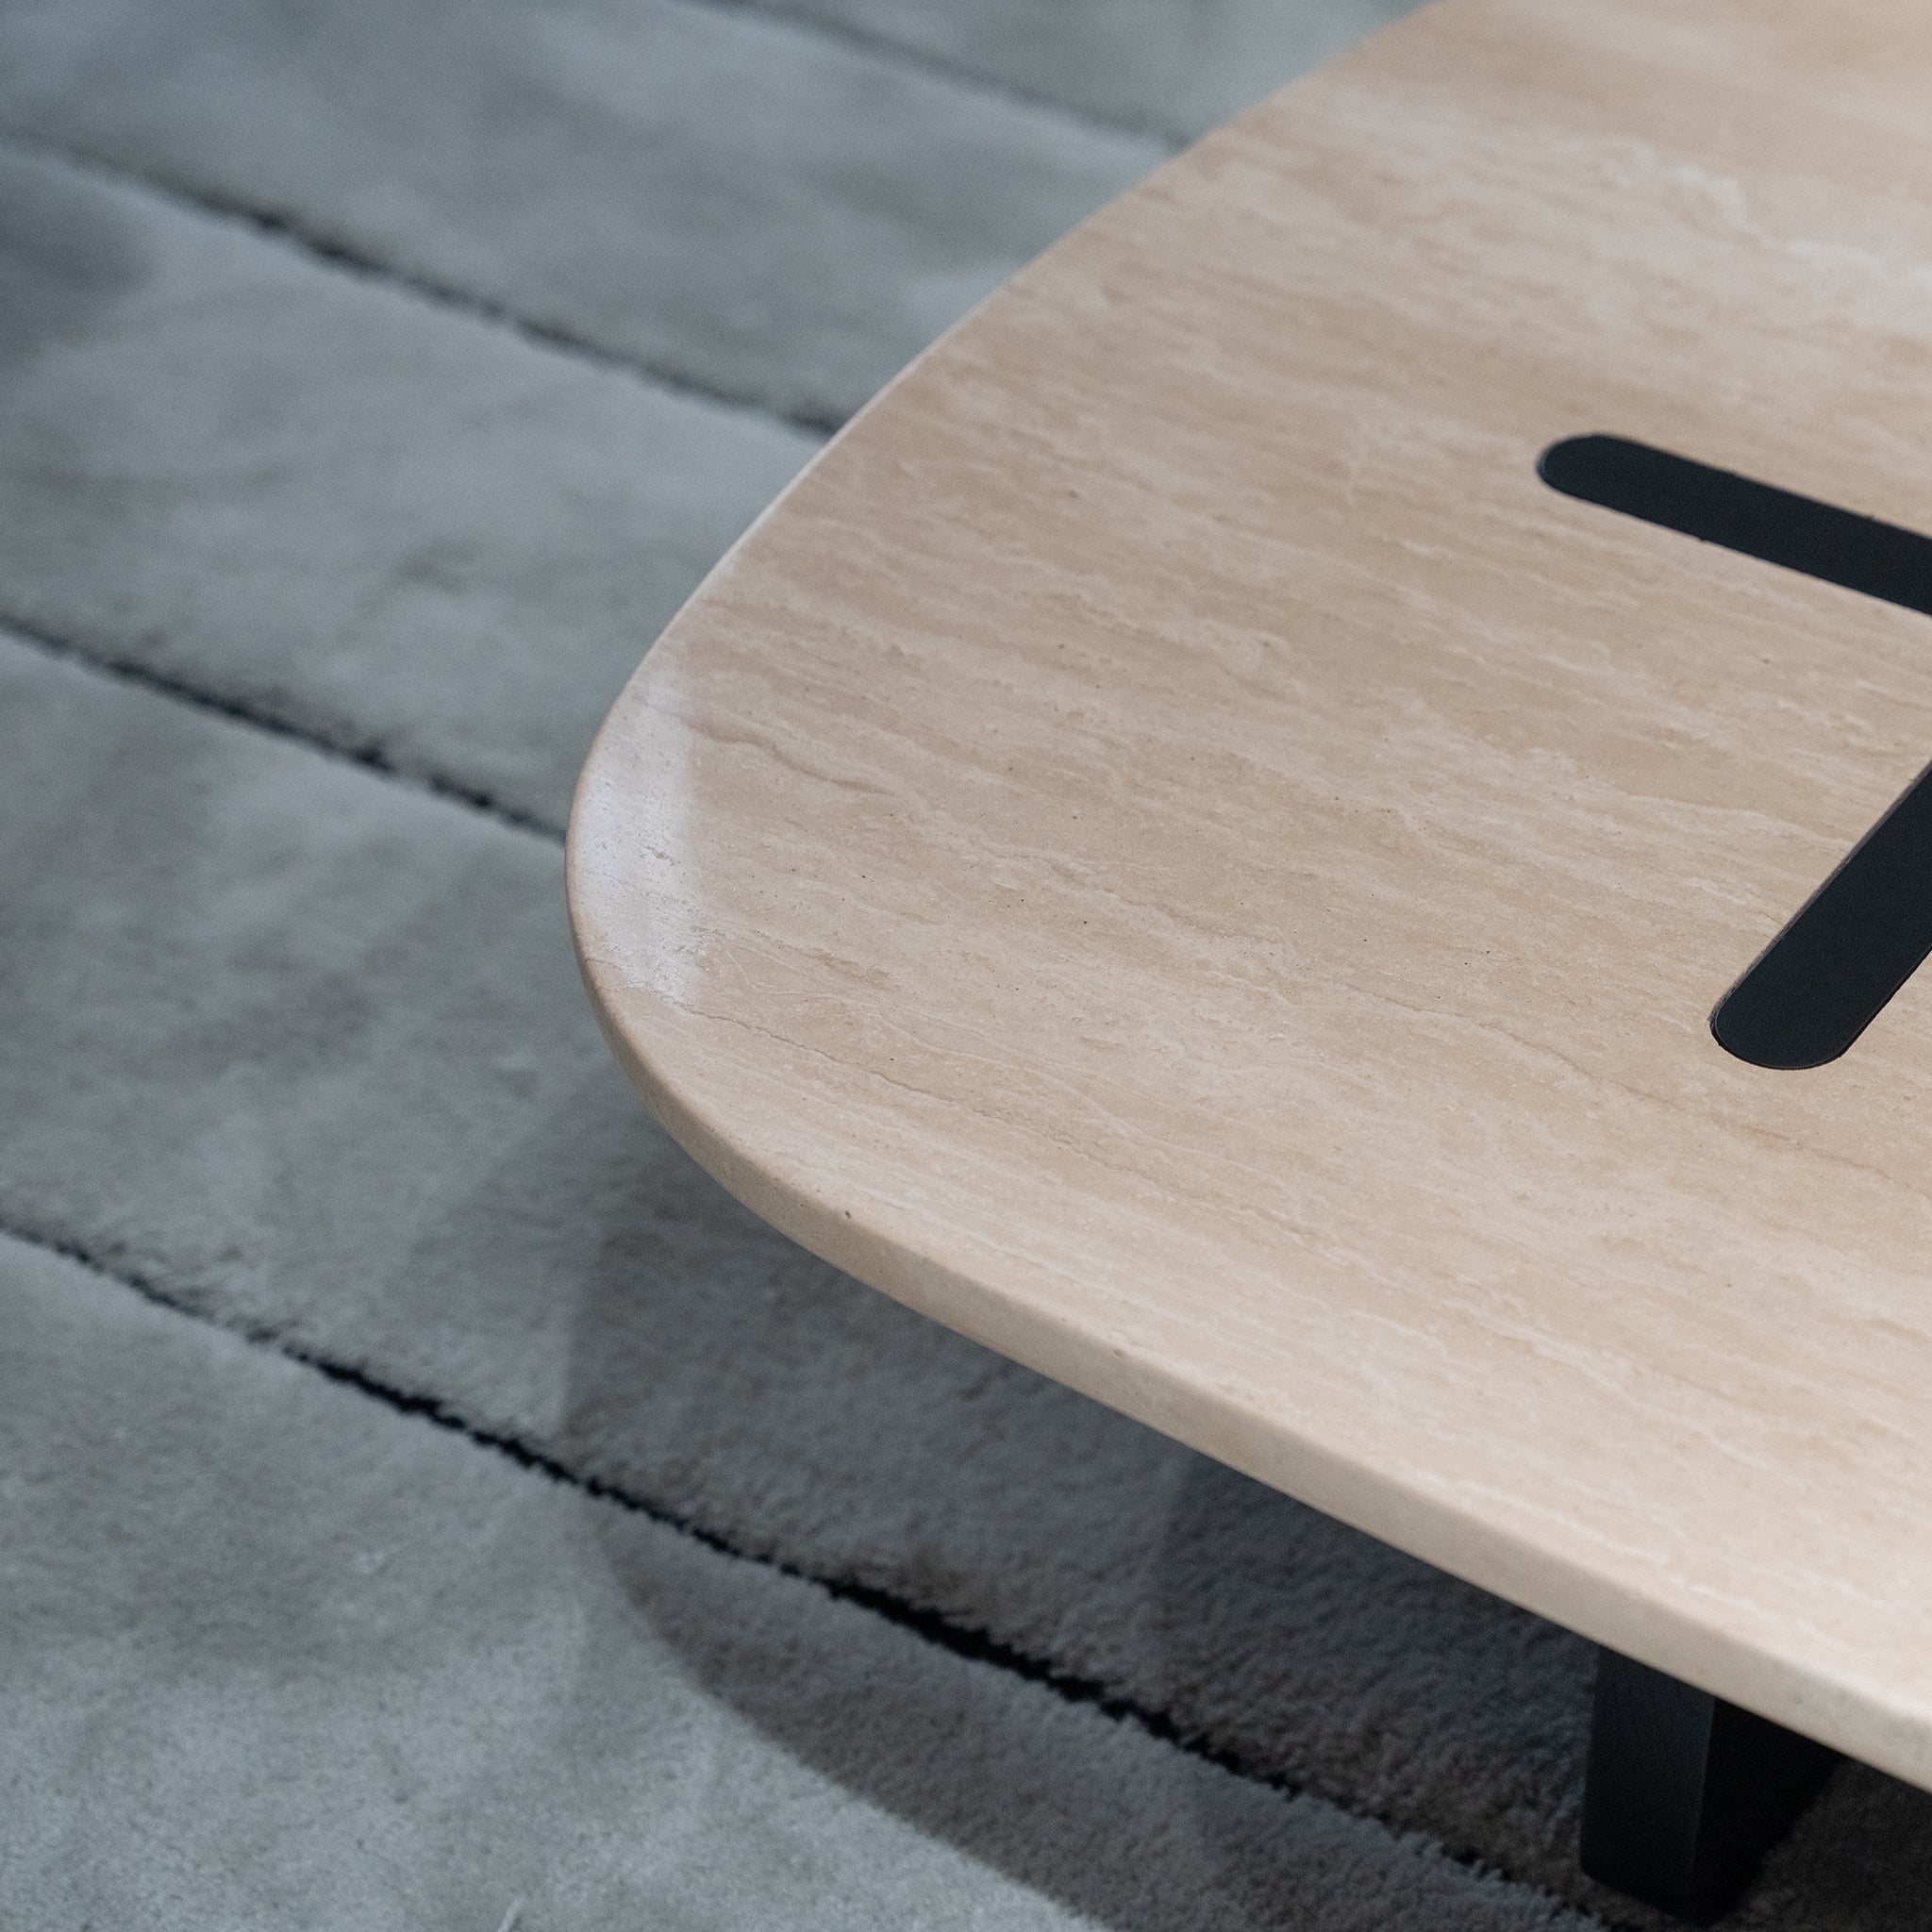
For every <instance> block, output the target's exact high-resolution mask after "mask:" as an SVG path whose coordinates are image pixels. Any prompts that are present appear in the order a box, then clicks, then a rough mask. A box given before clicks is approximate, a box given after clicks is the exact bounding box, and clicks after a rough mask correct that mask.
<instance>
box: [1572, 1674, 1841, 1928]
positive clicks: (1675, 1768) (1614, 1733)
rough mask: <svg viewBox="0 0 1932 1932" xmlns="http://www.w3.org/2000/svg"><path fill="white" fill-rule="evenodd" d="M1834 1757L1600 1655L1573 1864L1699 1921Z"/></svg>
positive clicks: (1721, 1903)
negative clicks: (1578, 1860) (1578, 1858)
mask: <svg viewBox="0 0 1932 1932" xmlns="http://www.w3.org/2000/svg"><path fill="white" fill-rule="evenodd" d="M1836 1761H1837V1754H1836V1753H1835V1752H1833V1751H1829V1750H1827V1749H1826V1748H1825V1747H1824V1745H1823V1744H1814V1743H1813V1742H1812V1741H1811V1740H1810V1739H1809V1738H1801V1737H1800V1736H1799V1735H1798V1734H1797V1733H1796V1732H1795V1731H1788V1730H1785V1729H1784V1728H1783V1727H1782V1726H1781V1725H1778V1724H1772V1723H1771V1722H1770V1721H1769V1720H1768V1719H1765V1718H1761V1717H1755V1716H1753V1715H1752V1713H1751V1712H1750V1711H1748V1710H1740V1709H1739V1708H1738V1707H1737V1706H1736V1705H1735V1704H1726V1703H1724V1700H1723V1699H1722V1698H1718V1697H1713V1696H1711V1695H1710V1694H1709V1693H1708V1692H1707V1691H1693V1690H1692V1689H1691V1686H1690V1685H1688V1684H1680V1683H1678V1682H1677V1680H1676V1679H1675V1678H1674V1677H1667V1676H1665V1675H1664V1674H1662V1673H1661V1672H1660V1671H1653V1670H1651V1669H1649V1668H1648V1667H1647V1666H1645V1665H1643V1664H1638V1663H1632V1662H1631V1661H1630V1659H1629V1658H1628V1657H1619V1656H1617V1655H1616V1653H1615V1652H1613V1651H1607V1650H1603V1651H1599V1652H1598V1653H1597V1665H1596V1702H1595V1705H1594V1707H1593V1708H1592V1710H1591V1724H1590V1769H1589V1772H1588V1774H1586V1777H1585V1781H1584V1788H1583V1869H1584V1870H1585V1871H1586V1872H1587V1873H1589V1874H1590V1875H1591V1877H1592V1878H1600V1879H1602V1880H1603V1881H1604V1883H1605V1884H1606V1885H1614V1886H1615V1887H1616V1888H1617V1890H1619V1891H1624V1892H1628V1893H1629V1894H1630V1895H1631V1896H1632V1897H1633V1898H1639V1899H1641V1900H1642V1901H1643V1902H1644V1904H1646V1905H1652V1906H1660V1907H1663V1909H1664V1910H1665V1911H1668V1912H1674V1913H1676V1914H1678V1915H1679V1916H1680V1917H1682V1918H1686V1919H1691V1920H1694V1921H1696V1922H1697V1923H1699V1924H1705V1923H1707V1922H1708V1921H1709V1920H1712V1919H1714V1918H1716V1917H1717V1916H1718V1915H1719V1914H1720V1913H1722V1912H1723V1911H1724V1909H1725V1908H1726V1907H1728V1906H1729V1905H1730V1904H1731V1902H1732V1901H1733V1900H1734V1899H1735V1898H1736V1897H1737V1896H1738V1893H1739V1892H1740V1890H1742V1889H1743V1887H1744V1884H1745V1881H1746V1880H1747V1879H1749V1878H1750V1876H1751V1874H1752V1873H1753V1872H1755V1871H1756V1870H1757V1863H1758V1860H1759V1859H1761V1858H1762V1857H1764V1855H1765V1853H1766V1852H1768V1851H1769V1850H1770V1849H1771V1847H1772V1846H1773V1845H1774V1844H1775V1843H1776V1842H1777V1840H1778V1839H1779V1838H1781V1837H1782V1836H1783V1834H1784V1832H1785V1829H1786V1827H1787V1826H1789V1825H1790V1823H1791V1822H1792V1820H1793V1819H1795V1818H1796V1817H1797V1815H1798V1813H1799V1812H1800V1811H1802V1810H1803V1809H1804V1808H1805V1807H1806V1805H1807V1804H1808V1803H1809V1802H1810V1799H1811V1796H1812V1793H1813V1792H1815V1791H1816V1790H1817V1789H1818V1787H1819V1785H1820V1783H1821V1782H1822V1781H1823V1780H1824V1774H1825V1773H1826V1772H1828V1771H1829V1770H1830V1769H1831V1767H1832V1765H1833V1764H1834V1763H1835V1762H1836Z"/></svg>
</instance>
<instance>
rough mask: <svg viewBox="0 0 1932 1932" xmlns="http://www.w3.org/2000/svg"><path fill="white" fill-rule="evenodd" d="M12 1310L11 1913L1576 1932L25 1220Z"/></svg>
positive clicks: (0, 1273)
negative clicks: (440, 1423)
mask: <svg viewBox="0 0 1932 1932" xmlns="http://www.w3.org/2000/svg"><path fill="white" fill-rule="evenodd" d="M0 1325H4V1329H5V1332H6V1335H7V1347H6V1349H5V1351H4V1352H0V1457H4V1466H5V1468H6V1469H7V1472H8V1480H7V1482H6V1484H5V1485H4V1487H0V1636H4V1638H5V1641H6V1655H7V1659H8V1668H7V1670H6V1671H5V1672H4V1673H0V1737H4V1740H5V1743H4V1745H0V1815H4V1817H5V1819H6V1833H7V1840H8V1842H7V1850H6V1856H5V1858H4V1861H0V1872H4V1874H5V1883H6V1888H7V1890H6V1898H5V1903H4V1907H0V1910H4V1914H5V1918H6V1923H8V1924H18V1925H22V1926H33V1927H36V1928H45V1927H52V1926H57V1925H73V1926H79V1925H83V1924H92V1925H93V1926H95V1927H97V1928H102V1932H105V1928H107V1927H110V1926H124V1925H125V1926H130V1927H131V1926H141V1927H142V1928H160V1927H175V1926H182V1927H187V1926H192V1927H194V1928H195V1932H224V1928H229V1927H233V1928H237V1932H240V1928H244V1927H245V1928H250V1932H258V1928H260V1927H263V1926H265V1925H272V1924H286V1925H291V1926H297V1925H299V1926H303V1927H309V1928H321V1927H341V1928H350V1927H354V1928H356V1932H385V1928H391V1927H393V1928H395V1932H425V1928H445V1927H446V1928H450V1932H468V1928H484V1932H490V1928H493V1927H496V1926H499V1925H501V1924H502V1923H503V1921H504V1920H505V1918H506V1917H508V1915H509V1913H510V1910H511V1908H512V1907H517V1908H518V1910H517V1918H518V1921H519V1923H521V1924H524V1925H525V1926H528V1927H531V1928H540V1927H544V1926H565V1925H571V1926H584V1925H599V1926H618V1925H626V1926H637V1927H640V1928H643V1927H649V1928H652V1932H671V1928H676V1927H690V1928H693V1932H695V1928H698V1927H705V1928H713V1927H720V1926H733V1927H745V1928H747V1932H750V1928H757V1927H762V1926H775V1925H783V1926H788V1927H791V1926H795V1927H799V1928H812V1927H824V1928H827V1932H833V1928H839V1932H844V1928H855V1932H857V1928H876V1932H899V1928H901V1927H904V1926H908V1925H918V1926H929V1927H933V1928H935V1932H968V1928H987V1927H999V1928H1002V1932H1008V1928H1010V1932H1047V1928H1050V1927H1072V1926H1074V1925H1076V1924H1095V1923H1098V1924H1108V1925H1113V1926H1118V1927H1121V1928H1123V1932H1134V1928H1141V1927H1145V1928H1148V1932H1154V1928H1159V1932H1168V1928H1176V1932H1178V1928H1188V1932H1195V1928H1198V1932H1208V1928H1217V1932H1249V1928H1254V1932H1259V1928H1261V1927H1265V1926H1272V1925H1275V1924H1281V1923H1283V1921H1282V1920H1281V1918H1280V1916H1279V1914H1278V1905H1279V1901H1280V1900H1281V1899H1282V1898H1284V1897H1294V1898H1297V1899H1299V1900H1300V1901H1302V1902H1303V1907H1302V1908H1303V1910H1304V1911H1305V1912H1306V1915H1307V1916H1306V1918H1305V1919H1304V1920H1303V1923H1318V1924H1321V1925H1323V1926H1324V1927H1333V1928H1335V1932H1379V1928H1381V1927H1384V1926H1387V1925H1389V1924H1456V1925H1466V1926H1468V1927H1470V1928H1472V1932H1584V1928H1583V1927H1582V1925H1581V1924H1580V1923H1579V1922H1577V1921H1575V1920H1574V1919H1572V1918H1570V1917H1568V1916H1567V1915H1564V1914H1561V1913H1558V1912H1557V1911H1554V1910H1552V1909H1551V1908H1550V1907H1548V1906H1547V1905H1546V1904H1545V1903H1544V1902H1542V1901H1541V1900H1538V1899H1536V1898H1534V1897H1533V1896H1531V1895H1529V1894H1527V1893H1525V1892H1524V1891H1523V1890H1522V1889H1521V1888H1519V1887H1514V1886H1510V1885H1508V1884H1507V1883H1505V1882H1503V1881H1500V1880H1497V1879H1494V1878H1491V1877H1486V1876H1484V1875H1482V1874H1475V1873H1472V1872H1469V1871H1466V1870H1464V1869H1463V1868H1461V1867H1460V1866H1457V1864H1455V1863H1453V1862H1452V1861H1451V1860H1449V1859H1447V1858H1445V1857H1442V1855H1441V1853H1440V1852H1439V1851H1437V1850H1435V1849H1434V1848H1433V1847H1431V1846H1429V1845H1428V1844H1427V1843H1426V1842H1424V1841H1421V1840H1395V1839H1391V1837H1390V1835H1389V1834H1388V1833H1387V1832H1385V1831H1382V1830H1381V1829H1379V1828H1378V1827H1376V1826H1374V1825H1373V1824H1365V1823H1363V1822H1361V1821H1359V1820H1357V1819H1353V1818H1351V1817H1349V1816H1348V1815H1347V1814H1346V1813H1345V1812H1341V1811H1338V1810H1336V1809H1335V1808H1334V1807H1331V1806H1327V1805H1324V1804H1323V1803H1321V1802H1320V1801H1319V1800H1317V1799H1312V1798H1302V1799H1295V1800H1289V1801H1283V1800H1281V1799H1279V1798H1278V1797H1276V1796H1275V1794H1274V1793H1272V1792H1269V1791H1266V1790H1259V1789H1257V1787H1256V1786H1254V1785H1252V1784H1249V1783H1245V1782H1244V1781H1242V1780H1241V1779H1240V1778H1237V1777H1233V1776H1230V1775H1228V1774H1226V1773H1224V1772H1221V1771H1217V1770H1216V1769H1214V1768H1213V1767H1212V1766H1209V1765H1206V1764H1203V1763H1201V1762H1200V1761H1199V1760H1198V1759H1195V1758H1192V1757H1188V1756H1187V1755H1186V1754H1184V1753H1181V1752H1177V1751H1174V1750H1171V1749H1169V1748H1167V1747H1166V1746H1164V1745H1163V1744H1161V1743H1159V1742H1158V1741H1157V1740H1154V1739H1152V1738H1149V1737H1148V1736H1146V1735H1145V1734H1144V1733H1143V1732H1141V1731H1139V1730H1137V1729H1136V1728H1134V1727H1133V1726H1130V1725H1124V1724H1117V1723H1114V1722H1112V1721H1111V1720H1109V1719H1108V1718H1107V1717H1105V1716H1103V1715H1101V1714H1100V1713H1098V1712H1097V1711H1093V1710H1090V1709H1083V1708H1080V1707H1075V1706H1073V1705H1070V1704H1068V1703H1066V1702H1065V1701H1063V1700H1061V1699H1058V1698H1055V1697H1052V1696H1048V1695H1045V1694H1042V1693H1041V1692H1040V1691H1038V1690H1037V1689H1036V1688H1035V1687H1034V1686H1031V1685H1028V1684H1026V1683H1024V1681H1023V1680H1020V1679H1018V1678H1015V1677H1014V1676H1013V1675H1012V1674H1010V1673H1008V1672H1005V1671H1001V1670H997V1669H993V1668H991V1667H989V1666H987V1665H985V1664H979V1663H973V1662H968V1661H964V1660H962V1659H960V1658H958V1657H954V1656H951V1655H949V1654H948V1653H947V1652H945V1651H943V1650H941V1649H939V1648H937V1647H935V1646H934V1645H932V1644H930V1643H926V1642H924V1641H921V1640H920V1639H918V1638H917V1637H915V1636H912V1635H910V1634H909V1633H908V1632H905V1631H903V1630H897V1629H893V1628H891V1626H889V1625H884V1624H881V1623H880V1621H879V1620H878V1619H877V1618H876V1617H874V1616H873V1615H872V1614H870V1613H869V1612H868V1611H866V1610H863V1609H860V1608H858V1607H854V1606H851V1605H848V1604H841V1603H838V1602H836V1601H834V1600H833V1599H831V1598H830V1597H828V1596H827V1595H826V1594H825V1592H824V1591H821V1590H819V1589H816V1588H814V1587H813V1586H812V1585H810V1584H808V1583H805V1582H801V1581H799V1580H797V1579H795V1578H791V1577H787V1576H784V1575H781V1574H778V1573H776V1572H775V1571H774V1570H772V1569H770V1568H768V1567H765V1566H761V1565H757V1564H752V1563H747V1562H744V1561H741V1560H734V1559H733V1558H731V1557H725V1556H722V1555H720V1554H718V1553H717V1552H715V1551H713V1550H709V1549H707V1548H705V1547H703V1546H702V1545H701V1544H699V1543H697V1542H695V1541H693V1540H692V1539H691V1538H690V1537H688V1536H683V1535H680V1534H678V1533H677V1532H676V1531H675V1530H672V1529H668V1528H666V1527H664V1526H663V1525H661V1524H656V1523H653V1522H651V1521H649V1520H648V1519H647V1518H644V1517H642V1516H640V1515H638V1514H636V1513H635V1512H631V1511H626V1510H625V1509H622V1508H621V1507H616V1506H614V1505H612V1504H610V1503H608V1502H598V1501H595V1500H592V1499H590V1498H586V1497H584V1496H581V1495H579V1494H576V1493H574V1492H573V1491H571V1490H570V1489H569V1488H567V1487H565V1486H561V1485H558V1484H557V1483H554V1482H552V1481H550V1480H548V1479H546V1478H545V1477H543V1476H541V1475H539V1474H535V1473H532V1472H529V1471H525V1470H520V1469H517V1468H516V1467H514V1466H513V1465H512V1464H510V1463H509V1462H508V1461H506V1460H505V1459H504V1458H502V1457H497V1456H492V1455H489V1454H486V1453H484V1452H482V1451H480V1450H478V1449H477V1448H476V1447H475V1445H474V1444H472V1443H470V1442H469V1441H465V1440H464V1439H463V1438H462V1437H461V1436H459V1435H457V1434H453V1433H447V1432H442V1431H438V1430H435V1429H431V1428H427V1427H425V1426H424V1425H423V1424H421V1423H420V1422H416V1421H413V1420H410V1419H408V1418H405V1417H401V1416H397V1415H395V1414H393V1413H392V1412H391V1411H389V1410H387V1409H384V1408H381V1407H377V1406H375V1405H374V1404H372V1403H371V1402H370V1401H369V1400H368V1399H367V1398H366V1397H365V1396H363V1395H361V1394H359V1393H357V1392H355V1391H349V1390H345V1389H342V1388H340V1387H336V1386H332V1385H331V1384H330V1383H329V1382H327V1381H326V1380H325V1379H324V1378H322V1377H321V1376H319V1375H317V1374H313V1373H312V1372H311V1371H309V1370H308V1369H305V1368H302V1367H299V1366H297V1365H295V1364H293V1363H291V1362H289V1361H286V1360H283V1359H279V1358H277V1357H275V1356H274V1355H272V1354H270V1353H268V1352H266V1351H264V1350H262V1349H259V1348H251V1347H249V1346H248V1345H247V1344H246V1343H244V1342H242V1341H239V1340H237V1339H236V1338H234V1337H231V1336H228V1335H225V1334H223V1333H221V1332H220V1331H218V1330H215V1329H211V1328H209V1327H208V1326H206V1325H204V1324H197V1323H192V1322H188V1321H184V1320H182V1319H180V1318H179V1317H177V1316H175V1315H173V1314H170V1313H168V1312H165V1311H163V1310H160V1309H158V1308H155V1307H150V1306H148V1305H147V1304H146V1303H144V1302H143V1301H142V1300H140V1299H139V1298H137V1297H136V1296H134V1295H131V1294H129V1293H128V1292H127V1291H125V1289H124V1288H122V1287H120V1286H119V1285H117V1284H113V1283H109V1282H104V1281H102V1280H100V1279H99V1278H97V1277H94V1276H92V1275H90V1274H87V1273H85V1272H84V1271H83V1270H81V1269H80V1268H78V1267H76V1266H75V1265H74V1264H73V1263H71V1262H68V1261H64V1260H61V1259H59V1258H58V1257H52V1256H49V1255H46V1254H44V1253H42V1252H39V1251H37V1250H35V1249H32V1248H28V1247H25V1246H23V1245H21V1244H20V1243H18V1242H13V1241H6V1240H4V1239H0ZM77 1527H79V1528H80V1529H81V1532H82V1533H79V1534H76V1528H77Z"/></svg>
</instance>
